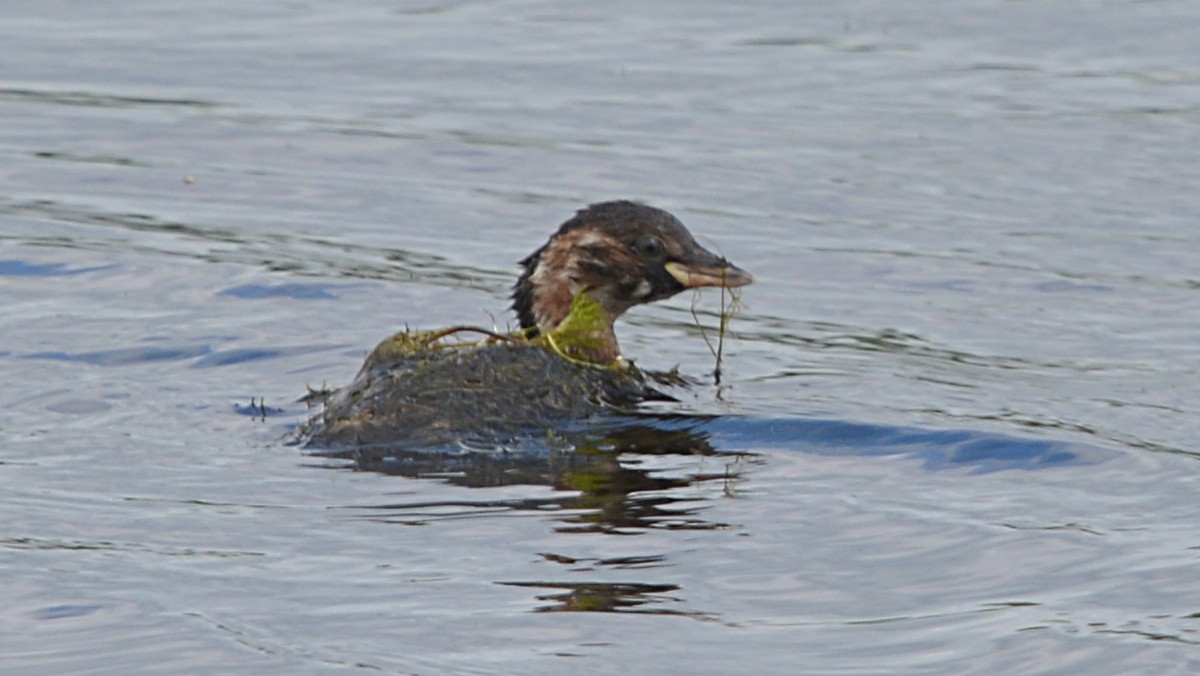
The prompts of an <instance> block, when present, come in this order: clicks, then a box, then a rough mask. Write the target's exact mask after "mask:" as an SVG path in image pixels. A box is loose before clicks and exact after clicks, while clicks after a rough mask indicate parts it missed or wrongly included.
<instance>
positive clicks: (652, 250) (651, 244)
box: [633, 235, 667, 260]
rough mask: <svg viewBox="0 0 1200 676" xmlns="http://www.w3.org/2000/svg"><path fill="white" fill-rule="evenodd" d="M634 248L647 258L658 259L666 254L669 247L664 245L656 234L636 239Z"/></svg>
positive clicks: (638, 253)
mask: <svg viewBox="0 0 1200 676" xmlns="http://www.w3.org/2000/svg"><path fill="white" fill-rule="evenodd" d="M633 250H634V252H636V253H637V255H639V256H641V257H642V258H645V259H646V260H657V259H659V258H662V257H663V255H664V254H666V252H667V247H666V246H665V245H663V242H662V240H661V239H659V238H657V237H655V236H654V235H645V236H643V237H639V238H637V240H636V241H634V243H633Z"/></svg>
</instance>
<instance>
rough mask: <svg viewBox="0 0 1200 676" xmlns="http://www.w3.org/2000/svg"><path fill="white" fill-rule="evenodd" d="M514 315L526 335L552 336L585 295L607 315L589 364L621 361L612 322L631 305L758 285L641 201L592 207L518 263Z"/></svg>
mask: <svg viewBox="0 0 1200 676" xmlns="http://www.w3.org/2000/svg"><path fill="white" fill-rule="evenodd" d="M521 265H522V266H523V267H524V268H525V270H524V272H522V273H521V278H520V279H519V280H518V281H517V284H516V286H515V287H513V296H512V297H513V309H514V310H516V312H517V319H518V320H519V321H520V322H521V328H522V329H525V330H526V331H527V332H528V335H529V336H531V337H532V336H537V335H540V334H546V333H551V332H553V331H554V330H555V329H556V328H558V327H559V325H560V324H561V323H562V321H563V320H564V319H566V317H567V315H568V314H569V313H570V311H571V307H572V303H573V301H575V298H576V296H577V295H578V294H579V293H580V292H586V293H587V294H588V295H589V296H590V298H591V299H592V300H593V301H595V303H596V304H597V305H598V306H599V309H600V310H601V311H603V313H604V317H603V319H602V322H601V325H602V333H601V335H599V336H595V338H597V339H598V341H597V346H596V348H594V349H593V350H590V351H589V353H588V354H586V355H585V356H586V357H587V361H591V362H594V363H605V362H610V361H612V360H614V359H616V358H617V357H619V356H620V354H621V352H620V349H619V348H618V347H617V337H616V335H615V334H614V333H613V321H615V320H616V319H617V317H619V316H621V315H622V314H623V313H624V312H625V311H626V310H628V309H629V308H631V307H633V306H634V305H640V304H642V303H651V302H654V301H656V300H663V299H664V298H670V297H671V296H674V295H675V294H677V293H679V292H680V291H683V290H684V289H693V288H698V287H702V286H718V287H719V286H724V287H726V288H734V287H739V286H745V285H747V284H749V283H751V282H752V281H754V278H753V277H751V276H750V274H749V273H748V272H746V271H745V270H742V269H741V268H738V267H737V266H735V265H733V264H732V263H730V262H729V261H727V260H725V259H724V258H720V257H717V256H715V255H713V254H712V253H710V252H709V251H707V250H706V249H704V248H703V247H701V246H700V245H699V244H697V243H696V240H695V239H693V238H692V233H690V232H688V230H687V228H685V227H683V223H680V222H679V219H677V218H675V217H674V216H672V215H671V214H669V213H667V212H665V211H663V210H662V209H655V208H654V207H648V206H646V205H644V204H638V203H636V202H628V201H617V202H603V203H600V204H593V205H591V206H589V207H588V208H586V209H582V210H580V211H579V212H578V213H576V214H575V217H574V218H572V219H571V220H569V221H567V222H566V223H563V224H562V226H561V227H559V229H558V232H556V233H554V235H553V236H552V237H551V238H550V241H549V242H546V244H544V245H543V246H542V247H541V248H540V249H538V250H537V251H534V252H533V253H532V254H530V255H529V256H527V257H526V258H525V259H524V260H522V261H521Z"/></svg>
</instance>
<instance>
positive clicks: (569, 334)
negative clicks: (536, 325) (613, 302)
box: [534, 289, 623, 366]
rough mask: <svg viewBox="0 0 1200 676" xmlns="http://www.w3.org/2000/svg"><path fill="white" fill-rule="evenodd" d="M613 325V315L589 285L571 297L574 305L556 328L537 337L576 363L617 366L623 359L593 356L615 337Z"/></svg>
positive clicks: (544, 344) (539, 342) (552, 349)
mask: <svg viewBox="0 0 1200 676" xmlns="http://www.w3.org/2000/svg"><path fill="white" fill-rule="evenodd" d="M612 325H613V318H612V317H611V316H609V314H608V312H607V311H606V310H605V309H604V306H603V305H601V304H600V303H599V302H597V301H596V300H595V299H594V298H592V296H591V294H590V293H588V292H587V290H586V289H585V290H583V291H580V292H579V293H577V294H575V298H573V299H571V309H570V311H569V312H568V313H567V317H566V319H564V320H562V321H561V322H559V324H558V326H557V327H555V329H554V330H553V331H550V332H548V333H544V334H542V335H541V336H538V337H537V338H535V339H534V342H535V343H536V344H539V345H542V346H543V347H546V348H547V349H550V350H551V351H553V352H554V353H555V354H557V355H559V356H560V357H562V358H564V359H567V360H568V361H571V362H574V363H582V364H588V365H591V366H616V365H619V364H621V363H623V362H622V360H620V359H614V360H612V361H610V362H597V361H594V360H593V356H594V355H597V354H602V353H603V352H604V351H605V350H606V349H607V348H608V347H609V345H610V344H611V342H612V341H613V340H614V338H613V335H612Z"/></svg>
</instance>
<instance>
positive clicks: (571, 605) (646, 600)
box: [498, 582, 712, 619]
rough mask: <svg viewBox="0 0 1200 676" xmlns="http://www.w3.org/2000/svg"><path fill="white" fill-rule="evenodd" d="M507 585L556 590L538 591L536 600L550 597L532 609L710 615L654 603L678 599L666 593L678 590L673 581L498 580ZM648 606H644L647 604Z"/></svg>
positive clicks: (695, 616)
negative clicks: (652, 582)
mask: <svg viewBox="0 0 1200 676" xmlns="http://www.w3.org/2000/svg"><path fill="white" fill-rule="evenodd" d="M498 584H502V585H507V586H510V587H532V588H535V589H554V590H560V591H557V592H556V593H551V594H538V595H537V599H538V600H539V601H550V602H551V603H550V604H549V605H544V606H541V607H539V608H536V609H535V612H539V613H549V612H585V613H640V614H644V615H681V616H685V617H694V618H700V619H705V618H711V617H712V616H711V615H708V614H705V613H698V612H689V611H682V610H671V609H669V608H661V607H657V606H658V605H659V604H664V603H679V602H681V601H682V599H678V598H675V597H672V596H668V595H667V594H668V593H669V592H674V591H678V590H679V587H677V586H675V585H673V584H644V583H637V582H499V583H498ZM647 606H648V607H647Z"/></svg>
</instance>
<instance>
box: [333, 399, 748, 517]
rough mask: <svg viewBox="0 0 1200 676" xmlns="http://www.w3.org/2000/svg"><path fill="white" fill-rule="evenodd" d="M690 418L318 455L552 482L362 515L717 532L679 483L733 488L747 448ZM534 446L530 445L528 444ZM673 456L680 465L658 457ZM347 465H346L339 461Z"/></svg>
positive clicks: (488, 480) (510, 482)
mask: <svg viewBox="0 0 1200 676" xmlns="http://www.w3.org/2000/svg"><path fill="white" fill-rule="evenodd" d="M702 422H703V420H702V419H695V418H678V417H664V418H650V417H648V416H647V417H633V418H628V419H627V420H625V421H623V422H621V423H617V422H614V421H609V422H608V423H606V424H604V425H602V426H600V427H599V428H596V427H594V428H593V429H591V430H581V431H573V432H565V433H564V432H560V433H556V434H555V435H554V436H553V437H548V438H547V440H546V441H545V442H543V443H538V444H528V443H526V444H525V446H526V447H520V446H518V447H516V448H512V449H507V450H503V451H497V450H495V449H486V450H472V449H470V448H458V449H454V450H452V451H451V450H445V449H417V450H406V449H398V448H381V447H367V448H354V449H346V450H340V451H329V452H322V453H321V454H320V456H321V457H327V458H336V459H342V460H347V461H350V466H351V467H352V468H353V469H356V470H359V471H368V472H379V473H383V474H389V475H396V476H404V477H410V478H419V479H431V480H438V481H443V482H446V483H449V484H452V485H456V486H464V487H469V488H491V487H499V486H514V485H542V486H551V487H553V488H555V489H556V490H558V491H562V492H563V493H562V494H559V495H552V496H550V497H536V498H532V497H531V498H517V499H504V500H480V501H456V502H447V501H436V502H407V503H390V504H381V505H373V506H370V507H368V508H367V509H369V510H371V512H372V514H371V516H370V518H372V519H377V520H382V521H388V522H396V523H408V524H414V523H426V522H429V521H433V520H439V519H446V518H455V517H460V516H468V515H469V516H478V515H479V514H480V513H481V512H488V511H508V510H515V511H535V510H536V511H538V512H542V513H547V514H557V515H558V518H559V520H560V521H561V522H562V525H561V526H559V527H558V529H557V530H559V531H560V532H568V533H585V532H602V533H618V534H619V533H636V532H639V531H642V530H646V529H651V528H657V529H671V530H679V529H702V530H703V529H715V528H724V527H727V524H724V523H721V522H717V521H709V520H706V519H703V518H701V516H700V512H701V510H702V509H703V506H704V505H703V503H704V501H703V500H702V499H700V498H698V496H697V495H696V494H695V492H694V491H688V492H686V494H685V493H684V492H683V490H682V489H688V488H690V487H694V486H698V485H702V484H703V485H719V486H720V487H721V490H722V491H723V492H726V493H728V492H732V491H733V490H735V487H736V483H737V481H738V479H739V477H740V475H741V472H742V471H743V470H744V469H745V467H746V465H747V464H749V463H753V462H755V461H756V458H757V456H755V455H753V454H747V453H740V452H728V451H720V450H717V449H715V448H714V447H713V446H712V445H711V443H710V442H709V438H708V434H707V433H705V432H704V431H703V430H702V429H699V427H700V426H701V424H702ZM530 446H532V447H530ZM667 458H676V459H677V460H678V462H669V461H668V462H664V461H663V460H664V459H667ZM340 466H342V467H345V465H340Z"/></svg>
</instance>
